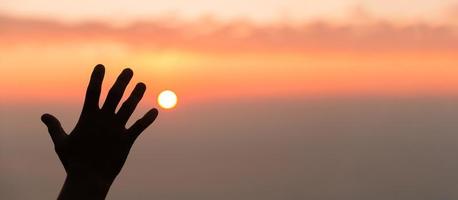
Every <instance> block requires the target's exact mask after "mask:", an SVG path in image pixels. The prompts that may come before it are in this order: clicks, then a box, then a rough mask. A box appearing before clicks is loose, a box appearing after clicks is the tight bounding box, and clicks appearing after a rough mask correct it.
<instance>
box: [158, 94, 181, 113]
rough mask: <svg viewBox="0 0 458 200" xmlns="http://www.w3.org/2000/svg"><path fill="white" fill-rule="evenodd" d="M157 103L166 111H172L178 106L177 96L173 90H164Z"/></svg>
mask: <svg viewBox="0 0 458 200" xmlns="http://www.w3.org/2000/svg"><path fill="white" fill-rule="evenodd" d="M157 102H158V103H159V106H161V107H162V108H164V109H172V108H174V107H175V106H176V105H177V95H176V94H175V92H173V91H171V90H164V91H162V92H161V93H160V94H159V96H158V97H157Z"/></svg>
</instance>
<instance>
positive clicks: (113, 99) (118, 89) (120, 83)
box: [102, 68, 134, 113]
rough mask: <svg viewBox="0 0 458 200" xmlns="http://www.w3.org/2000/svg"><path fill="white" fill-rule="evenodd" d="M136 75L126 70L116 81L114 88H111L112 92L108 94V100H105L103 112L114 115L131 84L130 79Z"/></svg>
mask: <svg viewBox="0 0 458 200" xmlns="http://www.w3.org/2000/svg"><path fill="white" fill-rule="evenodd" d="M133 75H134V73H133V72H132V70H131V69H128V68H127V69H124V70H123V71H122V72H121V74H120V75H119V76H118V79H116V82H115V83H114V85H113V87H111V89H110V91H109V92H108V96H107V99H106V100H105V104H104V105H103V107H102V110H104V111H107V112H110V113H114V111H115V109H116V106H118V104H119V101H120V100H121V98H122V95H123V94H124V91H125V90H126V87H127V84H129V81H130V79H132V76H133Z"/></svg>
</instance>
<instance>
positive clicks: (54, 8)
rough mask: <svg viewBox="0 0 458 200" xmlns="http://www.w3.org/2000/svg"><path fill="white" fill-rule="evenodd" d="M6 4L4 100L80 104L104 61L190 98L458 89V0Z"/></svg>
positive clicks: (0, 21) (0, 31) (113, 69)
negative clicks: (95, 69)
mask: <svg viewBox="0 0 458 200" xmlns="http://www.w3.org/2000/svg"><path fill="white" fill-rule="evenodd" d="M0 5H1V6H0V41H1V43H0V55H2V56H1V59H0V64H1V66H2V75H1V76H2V78H1V80H0V85H1V86H0V87H1V88H0V89H1V90H2V93H1V99H2V101H6V102H18V101H26V100H25V99H29V98H36V99H43V100H49V99H51V98H57V99H60V100H65V101H71V99H75V97H78V96H80V94H81V93H82V92H83V91H84V87H82V85H84V83H85V82H86V81H87V74H89V73H90V71H91V68H92V67H93V66H94V65H95V64H97V63H103V64H105V65H106V66H107V67H109V69H110V70H108V71H109V72H110V73H112V74H111V76H108V78H110V77H111V79H113V78H114V76H115V75H116V74H117V73H118V72H119V71H120V70H121V69H122V68H123V67H126V66H129V67H132V68H133V69H134V71H135V72H136V74H137V75H136V80H137V81H143V82H146V83H147V84H148V85H150V86H152V87H150V91H151V93H150V95H151V97H154V95H157V93H158V92H159V91H160V90H163V89H172V90H176V91H177V92H178V93H179V96H180V97H181V98H184V99H189V101H192V100H197V99H200V100H212V99H213V100H214V99H218V98H241V97H247V96H249V97H259V96H289V97H297V96H323V95H325V96H329V95H331V96H334V95H344V96H348V95H350V96H351V95H359V96H360V95H382V96H383V95H397V96H398V95H401V96H406V95H407V96H411V95H455V94H456V93H457V91H458V79H456V76H455V75H456V74H458V67H456V64H457V63H458V62H457V61H456V56H455V55H456V53H457V50H458V35H457V33H458V32H457V24H456V20H455V19H456V17H457V16H458V2H457V1H451V0H446V1H434V0H417V1H394V0H393V1H391V0H390V1H375V0H361V1H340V0H324V1H319V2H316V1H295V0H289V1H248V2H246V1H218V2H215V1H206V0H200V1H177V0H174V1H163V2H155V3H153V2H152V1H136V2H128V1H124V2H112V1H79V2H78V3H71V2H69V1H50V0H45V1H32V0H21V1H18V0H14V1H13V0H5V1H2V3H1V4H0ZM108 80H110V79H108ZM200 100H199V101H200ZM78 101H80V99H78Z"/></svg>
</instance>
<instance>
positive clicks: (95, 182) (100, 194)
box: [59, 174, 114, 199]
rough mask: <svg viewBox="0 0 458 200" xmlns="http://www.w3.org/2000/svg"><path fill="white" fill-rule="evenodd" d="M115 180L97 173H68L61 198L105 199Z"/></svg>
mask: <svg viewBox="0 0 458 200" xmlns="http://www.w3.org/2000/svg"><path fill="white" fill-rule="evenodd" d="M113 181H114V179H113V180H107V179H104V178H101V177H99V176H97V175H90V174H67V178H66V179H65V183H64V186H63V188H62V191H61V193H60V195H59V199H105V197H106V195H107V194H108V191H109V189H110V187H111V184H112V183H113Z"/></svg>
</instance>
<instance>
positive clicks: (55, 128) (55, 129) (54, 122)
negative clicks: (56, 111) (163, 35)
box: [41, 114, 67, 145]
mask: <svg viewBox="0 0 458 200" xmlns="http://www.w3.org/2000/svg"><path fill="white" fill-rule="evenodd" d="M41 121H43V123H44V124H45V125H46V126H47V127H48V132H49V135H50V136H51V139H52V141H53V142H54V145H57V144H59V142H60V141H62V139H63V138H64V137H65V136H67V134H66V133H65V131H64V129H63V128H62V126H61V125H60V122H59V120H58V119H57V118H56V117H54V116H52V115H50V114H44V115H42V116H41Z"/></svg>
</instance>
